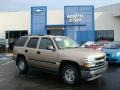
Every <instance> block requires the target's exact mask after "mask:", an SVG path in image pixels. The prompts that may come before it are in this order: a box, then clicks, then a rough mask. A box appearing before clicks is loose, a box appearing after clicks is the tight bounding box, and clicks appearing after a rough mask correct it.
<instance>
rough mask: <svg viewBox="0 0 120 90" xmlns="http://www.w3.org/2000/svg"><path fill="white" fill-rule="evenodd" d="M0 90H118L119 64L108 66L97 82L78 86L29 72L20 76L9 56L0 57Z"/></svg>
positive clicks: (44, 74)
mask: <svg viewBox="0 0 120 90" xmlns="http://www.w3.org/2000/svg"><path fill="white" fill-rule="evenodd" d="M0 90H120V64H113V65H109V68H108V70H107V71H106V72H105V74H104V75H103V76H102V77H101V78H100V79H98V80H94V81H90V82H85V81H82V82H81V83H80V85H78V86H69V85H66V84H64V83H63V82H62V81H61V80H60V79H59V78H58V77H57V76H55V75H52V74H47V73H43V72H40V71H37V70H30V71H29V72H28V74H26V75H23V74H20V73H19V71H18V70H17V67H16V66H15V62H14V61H13V60H12V58H11V57H10V56H2V55H1V56H0Z"/></svg>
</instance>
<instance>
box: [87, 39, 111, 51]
mask: <svg viewBox="0 0 120 90" xmlns="http://www.w3.org/2000/svg"><path fill="white" fill-rule="evenodd" d="M109 43H110V41H107V40H102V41H97V42H95V43H93V44H91V45H90V46H88V48H92V49H95V50H99V51H100V50H102V48H103V47H104V46H105V45H107V44H109Z"/></svg>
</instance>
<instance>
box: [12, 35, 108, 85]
mask: <svg viewBox="0 0 120 90" xmlns="http://www.w3.org/2000/svg"><path fill="white" fill-rule="evenodd" d="M13 58H14V60H15V61H16V65H17V66H18V68H19V70H20V71H21V72H22V73H26V72H27V71H28V67H29V66H33V67H36V68H39V69H44V70H49V71H54V72H56V73H57V74H58V75H60V77H61V78H62V80H63V81H64V82H65V83H67V84H76V83H78V82H80V80H81V78H83V79H85V80H87V81H91V80H94V79H97V78H99V77H100V76H101V75H102V74H103V73H104V71H105V70H106V68H107V62H106V60H105V58H106V56H105V54H104V53H103V52H100V51H96V50H92V49H87V48H80V47H79V45H78V44H77V43H76V42H75V41H73V40H72V39H70V38H68V37H65V36H50V35H44V36H23V37H20V38H19V39H18V40H17V42H16V44H15V47H14V53H13Z"/></svg>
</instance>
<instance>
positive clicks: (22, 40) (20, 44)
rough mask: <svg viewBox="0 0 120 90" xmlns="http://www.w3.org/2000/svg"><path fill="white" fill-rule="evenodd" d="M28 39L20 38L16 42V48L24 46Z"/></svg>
mask: <svg viewBox="0 0 120 90" xmlns="http://www.w3.org/2000/svg"><path fill="white" fill-rule="evenodd" d="M27 38H28V37H20V38H19V39H18V40H17V41H16V43H15V46H24V44H25V42H26V40H27Z"/></svg>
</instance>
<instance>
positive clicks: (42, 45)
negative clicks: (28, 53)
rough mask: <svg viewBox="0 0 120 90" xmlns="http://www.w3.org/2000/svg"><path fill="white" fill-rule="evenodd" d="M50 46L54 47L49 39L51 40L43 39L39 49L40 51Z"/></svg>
mask: <svg viewBox="0 0 120 90" xmlns="http://www.w3.org/2000/svg"><path fill="white" fill-rule="evenodd" d="M48 46H54V45H53V42H52V40H51V39H49V38H42V39H41V42H40V47H39V48H40V49H47V48H48Z"/></svg>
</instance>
